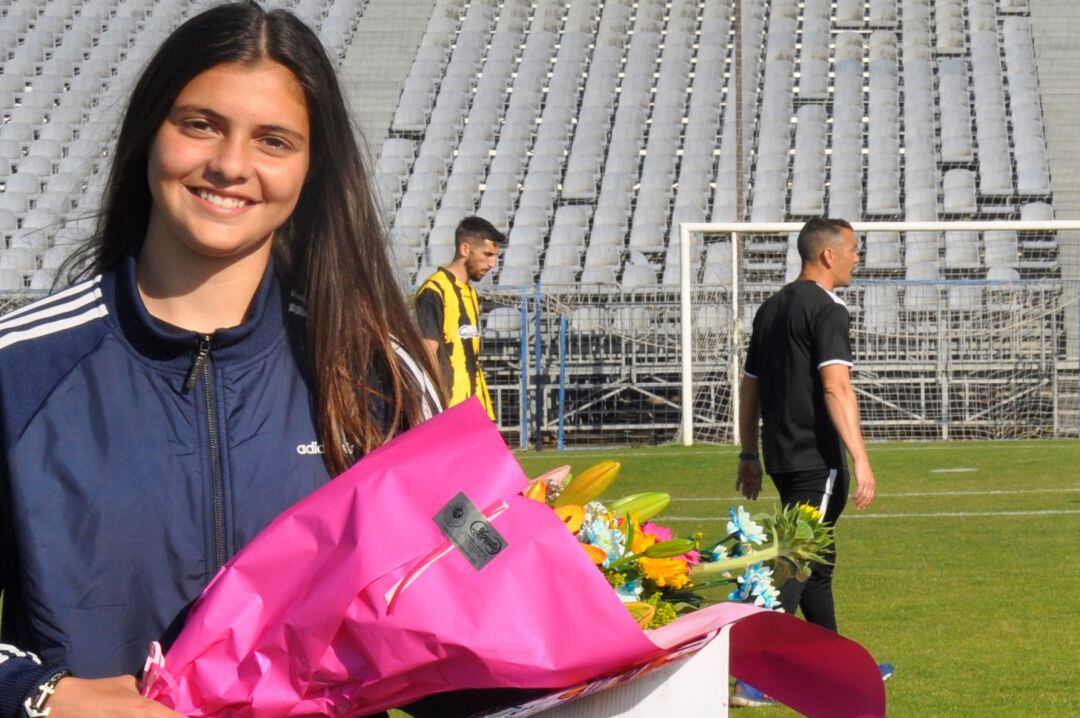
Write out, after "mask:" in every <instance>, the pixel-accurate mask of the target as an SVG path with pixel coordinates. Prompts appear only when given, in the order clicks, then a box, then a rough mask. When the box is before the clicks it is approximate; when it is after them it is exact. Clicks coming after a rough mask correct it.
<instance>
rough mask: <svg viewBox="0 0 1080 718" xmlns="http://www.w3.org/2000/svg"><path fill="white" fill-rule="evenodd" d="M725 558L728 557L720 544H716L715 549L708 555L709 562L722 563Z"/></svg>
mask: <svg viewBox="0 0 1080 718" xmlns="http://www.w3.org/2000/svg"><path fill="white" fill-rule="evenodd" d="M727 557H728V552H727V549H726V548H724V547H723V546H722V545H720V544H717V546H716V548H714V549H713V550H712V553H710V554H709V560H710V561H723V560H724V559H726V558H727Z"/></svg>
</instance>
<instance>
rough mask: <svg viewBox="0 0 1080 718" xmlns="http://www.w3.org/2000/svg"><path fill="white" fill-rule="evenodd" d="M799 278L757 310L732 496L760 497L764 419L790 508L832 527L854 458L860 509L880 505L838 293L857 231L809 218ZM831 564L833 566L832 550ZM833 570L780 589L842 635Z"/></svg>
mask: <svg viewBox="0 0 1080 718" xmlns="http://www.w3.org/2000/svg"><path fill="white" fill-rule="evenodd" d="M798 247H799V255H800V256H801V258H802V272H801V273H800V274H799V277H798V278H797V279H796V280H795V281H794V282H792V283H791V284H788V285H787V286H785V287H784V288H783V289H781V290H780V291H779V292H777V293H776V294H774V295H773V296H772V297H770V298H769V299H768V300H766V301H765V303H764V304H762V305H761V308H760V309H758V312H757V315H756V316H755V317H754V331H753V336H752V337H751V339H750V348H749V351H748V352H747V355H746V365H745V373H744V375H743V379H742V384H741V386H740V399H741V405H740V410H739V428H740V432H741V440H742V453H741V454H740V455H739V473H738V478H737V479H736V481H735V488H736V490H738V491H741V492H742V494H743V495H744V496H746V497H747V498H748V499H756V498H757V496H758V493H759V492H760V491H761V476H762V471H761V463H760V461H759V460H758V453H757V452H758V421H759V418H760V420H761V424H762V429H763V430H762V442H761V445H762V451H763V453H764V458H765V469H766V470H767V471H768V472H769V476H771V477H772V479H773V483H775V484H776V488H777V490H778V491H779V492H780V500H781V502H782V503H783V504H784V505H785V506H790V505H792V504H798V503H805V504H810V505H811V506H813V507H815V508H817V509H819V510H820V511H821V513H822V514H823V515H824V518H825V520H826V521H829V522H831V523H833V524H835V523H836V520H837V519H838V518H839V517H840V512H841V511H843V509H844V505H845V503H846V502H847V493H848V470H847V461H846V457H845V456H844V448H845V447H846V448H847V451H848V453H850V454H851V459H852V464H853V468H854V473H855V481H856V489H855V498H854V504H855V506H856V507H857V508H860V509H862V508H865V507H866V506H867V505H869V503H870V502H871V501H872V500H873V498H874V490H875V482H874V472H873V470H872V469H871V468H870V461H869V459H868V458H867V455H866V447H865V446H864V444H863V437H862V431H861V429H860V427H859V408H858V405H857V403H856V401H855V392H854V391H853V389H852V386H851V366H852V354H851V338H850V334H849V329H848V311H847V306H846V305H845V304H844V302H843V300H841V299H840V298H839V297H837V296H836V295H835V294H833V289H834V288H836V287H846V286H848V285H849V284H850V283H851V272H852V270H853V269H854V267H855V265H856V264H857V263H858V261H859V253H858V240H857V239H856V238H855V233H854V232H853V231H852V229H851V225H850V224H848V223H847V222H845V221H843V220H839V219H812V220H810V221H809V222H807V223H806V225H805V226H804V227H803V229H802V231H801V232H800V233H799V240H798ZM831 554H832V555H829V556H826V558H828V559H829V560H830V561H831V562H835V560H836V554H835V550H834V551H832V552H831ZM832 570H833V567H832V566H827V565H822V564H815V565H814V568H813V573H812V575H811V577H810V579H809V580H808V581H807V582H806V583H805V584H804V583H800V582H799V581H796V580H794V579H792V580H789V581H788V582H787V583H785V584H784V585H783V586H781V587H780V596H781V601H782V604H783V607H784V610H785V611H786V612H788V613H794V611H795V608H796V607H801V608H802V612H803V616H804V617H805V618H806V620H808V621H810V622H811V623H816V624H817V625H819V626H823V627H825V628H828V629H830V630H833V631H835V630H837V629H836V614H835V609H834V604H833V595H832Z"/></svg>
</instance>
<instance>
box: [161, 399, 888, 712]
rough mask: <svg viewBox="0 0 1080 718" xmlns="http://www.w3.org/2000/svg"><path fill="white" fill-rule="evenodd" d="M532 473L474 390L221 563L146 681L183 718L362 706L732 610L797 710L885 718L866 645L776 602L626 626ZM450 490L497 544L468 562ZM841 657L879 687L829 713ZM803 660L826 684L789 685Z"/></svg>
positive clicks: (636, 658) (753, 668)
mask: <svg viewBox="0 0 1080 718" xmlns="http://www.w3.org/2000/svg"><path fill="white" fill-rule="evenodd" d="M527 483H528V481H527V479H526V477H525V475H524V474H523V473H522V471H521V468H520V467H519V466H518V464H517V462H516V461H515V459H514V457H513V455H512V454H511V453H510V452H509V451H508V450H507V448H506V445H505V444H504V442H503V440H502V438H501V436H500V435H499V433H498V431H497V430H496V429H495V427H494V426H493V425H492V424H491V422H490V420H489V419H488V418H487V416H486V414H485V412H484V410H483V409H482V407H481V406H480V404H479V403H478V402H475V401H470V402H466V403H465V404H461V405H459V406H457V407H454V408H452V409H450V410H448V411H446V412H444V413H443V414H440V415H439V416H437V417H435V418H434V419H432V420H430V421H428V422H425V423H424V424H422V425H420V426H418V427H417V428H415V429H413V430H411V431H409V432H407V433H405V434H404V435H402V436H400V437H398V438H397V439H395V440H393V441H391V442H389V443H388V444H386V445H385V446H384V447H382V448H381V449H379V450H377V451H375V452H372V453H371V454H370V455H368V456H367V457H365V458H364V459H363V460H361V461H360V462H358V463H357V464H356V465H355V466H354V467H352V468H351V469H350V470H349V471H347V472H345V473H344V474H342V475H341V476H340V477H338V478H336V479H335V480H333V481H331V482H330V483H329V484H327V485H326V486H324V487H323V488H321V489H320V490H318V491H316V492H314V493H313V494H311V495H310V496H309V497H307V498H306V499H304V500H303V501H301V502H300V503H298V504H296V505H295V506H293V507H292V508H290V509H288V510H286V511H285V512H284V513H282V514H281V515H280V516H279V517H278V518H277V519H275V521H274V522H273V523H271V525H270V526H268V527H267V528H266V529H265V530H264V531H263V532H262V533H261V534H260V535H259V536H258V537H256V538H255V540H253V541H252V542H251V543H250V544H249V545H248V546H246V547H245V548H244V549H243V550H242V551H240V552H239V553H238V554H237V555H236V556H235V557H234V558H233V559H232V560H231V561H230V562H229V563H228V564H226V566H225V567H224V568H223V569H222V570H221V572H220V573H219V574H218V575H217V576H216V577H215V579H214V580H213V581H212V582H211V584H210V585H209V586H208V587H207V588H206V590H205V591H204V592H203V595H202V596H201V597H200V599H199V600H198V601H197V602H196V604H195V606H194V607H193V609H192V611H191V614H190V616H189V617H188V620H187V623H186V625H185V627H184V630H183V631H182V632H181V634H180V636H179V637H178V639H177V640H176V642H175V643H174V644H173V645H172V647H171V648H170V649H169V651H168V653H167V654H166V655H165V657H164V660H163V661H158V662H156V663H154V664H153V665H151V666H150V667H149V668H148V670H147V673H146V677H145V680H144V687H143V693H144V695H146V696H148V697H150V698H153V699H155V700H157V701H159V702H161V703H162V704H164V705H166V706H168V707H170V708H172V709H174V710H176V711H178V712H180V713H183V714H184V715H187V716H192V717H193V718H194V717H202V716H221V717H222V718H226V717H227V718H279V717H285V716H310V715H313V714H315V715H328V716H342V717H351V716H364V715H369V714H371V713H376V712H379V711H382V710H385V709H387V708H390V707H394V706H399V705H404V704H407V703H409V702H411V701H414V700H417V699H419V698H422V697H424V696H427V695H430V694H433V693H438V692H442V691H446V690H453V689H465V688H561V687H566V686H571V685H575V684H578V683H581V682H583V681H587V680H589V679H591V678H595V677H597V676H600V675H603V674H606V673H612V672H617V671H619V670H620V669H624V668H626V667H628V666H631V665H634V664H637V663H641V662H643V661H648V660H651V659H652V658H655V657H657V656H659V655H661V654H662V653H664V652H665V651H669V650H671V649H672V648H674V647H675V646H677V645H679V644H680V643H685V642H686V641H687V640H689V639H692V638H695V637H698V636H701V635H705V634H706V633H708V632H711V631H714V630H716V629H717V628H718V627H719V626H722V625H724V624H727V623H730V622H732V621H736V620H743V619H745V621H744V622H745V623H746V626H747V628H746V629H745V630H743V629H742V626H741V625H740V627H738V628H737V629H735V630H734V631H733V634H732V637H733V643H732V659H733V664H732V665H733V672H734V673H735V674H736V675H741V676H743V677H746V678H747V679H748V680H753V681H757V682H756V683H755V685H757V686H758V687H759V688H762V689H763V690H767V691H768V692H770V693H772V694H774V695H776V696H777V697H778V698H780V699H781V700H785V702H788V700H787V699H785V696H786V697H787V698H788V699H790V700H791V701H794V702H790V703H789V705H792V706H793V707H798V705H796V704H797V703H798V702H799V701H800V700H802V701H803V703H801V704H799V705H804V707H805V708H808V709H809V710H804V709H803V708H799V709H800V710H804V712H807V713H808V714H810V715H830V716H871V715H884V708H883V706H884V694H883V691H882V689H881V681H880V678H878V677H877V672H876V666H875V665H874V663H873V661H872V660H871V659H870V658H869V656H867V655H866V654H865V651H862V649H861V647H859V646H858V644H855V643H853V642H851V641H848V640H846V639H843V638H841V637H839V636H837V635H836V634H832V633H830V632H828V631H823V630H822V629H818V628H817V627H815V626H809V624H805V623H803V622H801V621H798V620H797V619H794V618H792V617H790V616H784V615H782V614H775V613H771V612H765V611H761V610H760V609H756V608H753V607H748V606H743V605H736V604H724V605H721V606H716V607H712V608H710V609H706V610H704V611H699V612H697V613H694V614H690V615H689V616H686V617H684V618H682V619H680V620H679V621H676V622H675V623H674V624H671V625H670V626H667V627H665V628H664V629H659V630H658V631H651V632H644V631H642V630H640V629H639V628H638V626H637V625H636V624H635V623H634V621H633V619H632V618H631V617H630V614H629V613H628V612H627V611H626V609H625V608H624V606H623V605H622V603H621V602H620V601H619V600H618V598H617V597H616V596H615V593H614V592H613V591H612V590H611V588H610V587H609V586H608V584H607V582H606V581H605V580H604V578H603V576H602V575H601V574H600V572H599V571H597V570H596V567H595V566H593V565H592V563H591V562H590V561H589V560H588V558H587V557H586V554H585V553H584V551H582V550H581V547H580V546H579V545H578V544H577V541H576V539H575V538H574V537H573V536H572V535H571V534H570V533H569V532H568V531H567V530H566V528H565V526H564V525H563V523H562V521H560V520H559V519H558V518H557V517H556V516H555V514H554V513H553V512H552V511H551V510H550V509H549V508H548V507H546V506H544V505H542V504H540V503H537V502H535V501H532V500H530V499H526V498H524V497H522V496H521V495H520V493H521V491H522V490H523V489H524V488H525V486H526V484H527ZM462 491H463V492H464V493H465V494H466V495H467V496H468V497H469V498H470V499H471V500H472V502H473V504H475V505H476V507H477V508H479V509H480V510H481V512H483V513H484V514H485V515H486V516H488V517H489V518H490V520H491V523H492V525H493V526H494V527H495V529H496V530H497V531H498V532H500V533H501V534H502V536H503V537H504V538H505V540H506V542H507V544H508V547H507V548H506V549H505V550H503V551H502V552H501V553H499V554H498V555H496V556H495V557H494V559H492V560H491V562H490V563H489V564H487V565H486V566H485V567H483V568H482V569H481V570H479V571H477V570H476V569H474V568H473V567H472V565H471V564H470V563H469V562H468V561H467V560H466V559H465V557H464V556H463V555H462V554H461V553H460V552H459V551H458V550H457V549H456V548H454V547H452V546H451V545H450V544H449V542H448V541H447V540H446V539H445V537H444V536H443V534H442V533H441V531H440V530H439V528H438V526H437V525H436V524H435V522H434V521H433V517H434V516H435V515H436V513H438V512H439V510H440V509H442V508H443V507H444V506H445V505H446V504H447V502H448V501H450V500H451V499H452V498H453V497H454V496H455V495H456V494H458V492H462ZM763 614H764V615H763ZM799 627H801V628H799ZM805 628H809V629H812V630H811V631H810V632H809V633H807V632H806V631H805V630H802V629H805ZM791 631H795V632H796V634H797V635H798V636H800V641H799V642H798V643H797V644H796V645H795V647H794V648H791V644H790V643H789V642H787V641H786V640H785V636H786V635H787V634H788V633H789V632H791ZM815 632H816V633H815ZM793 635H794V634H793ZM740 636H742V637H743V638H742V639H740ZM757 644H760V645H762V646H765V647H766V649H765V650H764V651H758V650H756V649H755V648H754V646H755V645H757ZM784 646H787V648H786V649H785V648H783V647H784ZM859 652H861V655H859ZM811 653H812V654H813V656H811V655H810V654H811ZM774 657H775V660H774ZM811 658H813V660H812V661H811ZM824 664H829V665H828V666H825V667H822V666H823V665H824ZM848 664H851V665H857V664H866V665H863V666H862V668H863V669H865V670H862V672H861V673H858V671H856V673H858V677H859V681H858V683H859V684H860V686H861V683H862V682H864V681H863V678H864V676H863V674H866V676H869V672H870V671H872V672H873V674H874V675H873V678H874V680H875V681H876V690H877V696H876V697H874V696H872V695H870V694H872V693H873V690H871V689H870V688H869V687H865V690H855V691H847V693H849V694H852V695H859V696H862V695H864V694H865V695H866V696H867V698H866V701H864V702H862V703H860V702H859V701H855V703H854V704H853V705H855V704H857V706H856V708H857V710H855V709H853V710H852V711H850V712H849V711H847V710H846V709H845V710H843V711H837V710H833V709H832V708H835V707H836V706H835V705H834V701H835V700H836V692H835V691H834V690H825V689H835V690H840V691H841V692H844V686H841V685H840V684H839V683H837V684H836V685H833V683H830V681H839V680H840V679H841V678H843V677H844V676H847V675H849V674H851V671H850V670H849V667H848ZM829 666H832V668H830V667H829ZM837 666H840V667H837ZM867 666H868V668H867ZM833 668H836V670H833ZM811 669H812V670H811ZM740 670H741V671H742V672H741V673H740ZM806 671H809V672H806ZM800 675H807V676H811V677H812V680H813V681H814V682H816V683H817V685H818V686H819V687H821V686H823V687H824V688H823V689H822V690H818V691H816V692H814V691H809V692H807V691H804V690H801V689H799V690H796V689H795V688H793V687H790V686H793V685H795V684H794V683H793V681H795V680H796V679H798V677H799V676H800ZM789 694H790V695H789ZM806 696H810V697H806ZM875 701H876V702H875ZM822 702H827V703H826V704H827V705H830V706H832V707H831V708H830V710H828V711H820V710H819V711H817V712H816V713H815V712H814V711H813V709H814V705H816V704H820V703H822ZM864 703H865V706H866V707H865V710H863V709H862V708H858V706H862V705H863V704H864ZM811 704H814V705H811ZM871 704H873V705H871ZM873 706H880V707H879V708H874V707H873ZM860 710H862V712H859V711H860ZM875 710H877V712H874V711H875Z"/></svg>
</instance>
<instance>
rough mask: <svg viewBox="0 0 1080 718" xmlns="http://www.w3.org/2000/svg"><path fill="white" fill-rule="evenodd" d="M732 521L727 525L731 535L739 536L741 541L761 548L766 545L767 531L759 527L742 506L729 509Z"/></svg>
mask: <svg viewBox="0 0 1080 718" xmlns="http://www.w3.org/2000/svg"><path fill="white" fill-rule="evenodd" d="M728 515H729V516H730V517H731V520H730V521H728V523H727V530H728V533H729V534H738V538H739V541H743V542H748V543H752V544H754V545H757V546H760V545H761V544H763V543H765V530H764V529H763V528H761V527H760V526H758V525H757V523H755V522H754V520H753V519H752V518H750V514H749V513H747V512H746V509H744V508H743V507H742V506H740V507H739V508H738V509H736V508H735V507H734V506H731V507H729V508H728Z"/></svg>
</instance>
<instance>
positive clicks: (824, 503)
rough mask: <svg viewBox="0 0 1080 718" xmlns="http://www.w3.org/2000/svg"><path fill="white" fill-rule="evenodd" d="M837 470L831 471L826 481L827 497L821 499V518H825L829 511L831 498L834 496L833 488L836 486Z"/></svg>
mask: <svg viewBox="0 0 1080 718" xmlns="http://www.w3.org/2000/svg"><path fill="white" fill-rule="evenodd" d="M836 474H837V471H836V469H829V478H828V479H827V480H826V481H825V495H824V496H822V497H821V508H820V509H818V510H819V511H821V516H822V517H824V516H825V512H826V511H827V510H828V509H829V497H830V496H832V492H833V486H835V485H836Z"/></svg>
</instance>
